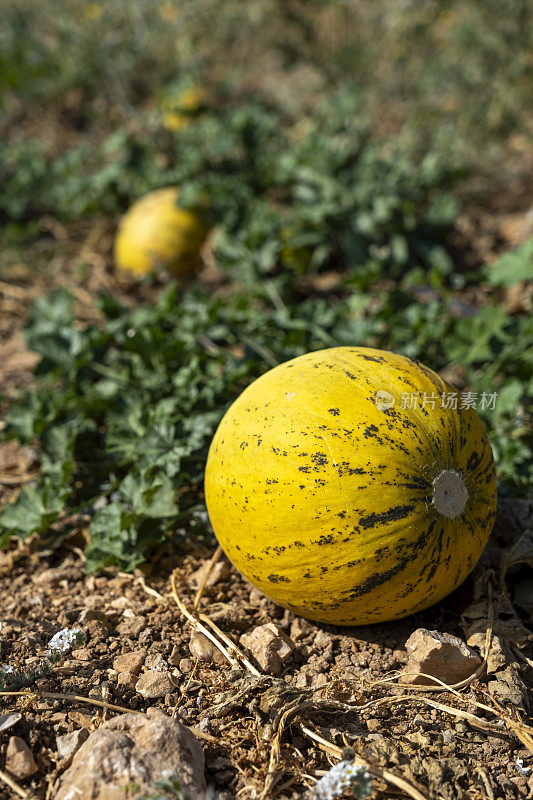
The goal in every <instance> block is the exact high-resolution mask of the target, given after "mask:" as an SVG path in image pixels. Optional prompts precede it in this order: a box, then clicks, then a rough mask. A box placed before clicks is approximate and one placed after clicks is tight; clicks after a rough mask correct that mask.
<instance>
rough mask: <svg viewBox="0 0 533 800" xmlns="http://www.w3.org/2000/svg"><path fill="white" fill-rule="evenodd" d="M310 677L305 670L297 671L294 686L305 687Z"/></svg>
mask: <svg viewBox="0 0 533 800" xmlns="http://www.w3.org/2000/svg"><path fill="white" fill-rule="evenodd" d="M309 683H310V678H309V675H307V674H306V673H305V672H299V673H298V676H297V678H296V688H297V689H305V688H307V686H309Z"/></svg>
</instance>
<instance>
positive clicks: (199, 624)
mask: <svg viewBox="0 0 533 800" xmlns="http://www.w3.org/2000/svg"><path fill="white" fill-rule="evenodd" d="M170 584H171V586H172V596H173V598H174V600H175V601H176V605H177V606H178V608H179V610H180V611H181V613H182V614H183V616H184V617H186V618H187V619H188V621H189V622H190V624H191V625H192V627H193V628H194V629H195V630H197V631H199V632H200V633H203V635H204V636H207V638H208V639H209V640H210V641H211V642H213V644H214V645H215V647H217V648H218V650H220V652H221V653H222V655H223V656H224V658H225V659H226V660H227V661H229V663H230V664H231V665H232V667H236V668H239V667H240V666H243V665H244V666H245V667H246V669H247V670H248V671H249V672H251V674H252V675H254V676H255V677H256V678H261V677H262V674H261V673H260V672H259V671H258V670H257V669H256V668H255V667H254V666H253V664H251V663H250V662H249V661H248V659H247V658H246V656H245V655H244V653H243V652H242V651H241V650H240V649H239V648H238V647H237V645H236V644H235V643H234V642H232V641H231V639H229V638H228V637H227V636H226V635H225V634H224V633H223V632H222V631H221V630H220V629H219V628H218V627H217V626H216V625H215V623H214V622H212V621H211V620H210V619H209V618H208V617H207V616H206V615H205V614H200V615H199V616H198V617H196V616H194V614H191V612H190V611H189V610H188V609H187V607H186V606H185V604H184V603H183V602H182V601H181V600H180V598H179V595H178V592H177V589H176V579H175V575H174V573H172V575H171V576H170ZM204 622H205V623H206V624H207V625H208V626H209V627H206V625H204V624H203V623H204ZM209 628H212V629H213V630H214V631H215V632H216V636H215V635H214V634H213V633H211V631H210V630H209ZM222 642H224V643H225V645H227V647H228V648H229V650H231V651H233V652H234V653H236V655H237V656H238V659H239V660H237V658H234V657H233V656H232V655H231V653H230V652H229V651H228V649H226V647H225V646H224V644H222Z"/></svg>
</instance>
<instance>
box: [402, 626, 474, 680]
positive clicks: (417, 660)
mask: <svg viewBox="0 0 533 800" xmlns="http://www.w3.org/2000/svg"><path fill="white" fill-rule="evenodd" d="M405 649H406V650H407V655H408V661H407V665H406V667H405V673H404V675H403V677H402V680H403V681H404V682H405V683H416V684H433V685H436V684H435V681H432V680H431V678H424V677H422V676H421V675H418V673H420V672H423V673H425V674H426V675H432V676H433V677H435V678H438V679H439V680H441V681H444V683H447V684H454V683H459V682H460V681H462V680H465V678H469V677H470V675H472V673H474V672H475V671H476V669H477V668H478V667H479V665H480V664H481V658H480V657H479V655H478V654H477V653H476V652H475V650H472V648H471V647H468V645H467V644H465V642H463V641H462V640H461V639H459V638H458V637H457V636H452V634H450V633H440V632H439V631H428V630H427V629H426V628H418V629H417V630H416V631H414V632H413V633H412V634H411V636H410V637H409V638H408V640H407V641H406V643H405Z"/></svg>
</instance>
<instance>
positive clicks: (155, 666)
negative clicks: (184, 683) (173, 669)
mask: <svg viewBox="0 0 533 800" xmlns="http://www.w3.org/2000/svg"><path fill="white" fill-rule="evenodd" d="M144 666H145V668H146V669H150V670H152V671H153V672H167V671H168V661H167V660H166V658H164V656H162V655H161V653H148V655H147V656H146V658H145V661H144Z"/></svg>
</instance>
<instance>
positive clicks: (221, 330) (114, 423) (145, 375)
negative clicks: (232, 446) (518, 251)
mask: <svg viewBox="0 0 533 800" xmlns="http://www.w3.org/2000/svg"><path fill="white" fill-rule="evenodd" d="M279 286H281V287H283V285H282V284H279ZM278 288H279V287H278ZM278 288H276V284H275V282H271V281H268V280H267V281H263V282H259V283H257V284H256V289H255V293H254V295H252V294H251V293H249V292H248V293H246V294H245V293H243V292H239V291H238V290H237V289H236V287H235V286H234V287H233V291H232V293H231V295H230V296H229V297H228V296H224V297H223V296H216V295H213V294H210V293H208V292H206V290H204V289H202V288H201V287H199V286H197V287H194V288H191V289H188V290H186V291H184V290H183V289H181V288H180V287H179V286H178V285H177V284H176V283H171V284H169V285H168V286H167V288H166V289H165V291H164V292H163V293H162V294H161V296H160V298H159V300H158V301H157V303H155V304H154V305H153V306H151V307H137V308H133V309H131V308H127V307H126V306H124V305H122V304H121V303H119V302H117V301H116V300H114V299H112V298H111V297H108V296H103V297H101V298H100V301H99V306H100V309H101V311H102V313H103V315H104V323H103V324H101V325H89V326H87V327H85V328H83V329H80V328H79V327H77V326H76V325H75V320H74V312H73V298H72V297H71V296H70V295H69V294H68V293H67V292H66V291H64V290H59V291H56V292H55V293H53V294H52V295H50V296H49V297H46V298H41V299H39V300H38V301H37V302H36V304H35V305H34V307H33V309H32V312H31V314H30V316H29V319H28V322H27V326H26V336H27V340H28V344H29V346H30V348H32V349H33V350H35V351H37V352H38V353H40V355H41V360H40V362H39V364H38V365H37V367H36V370H35V375H36V379H37V381H38V389H37V390H35V391H32V392H29V393H27V394H26V395H25V396H24V397H23V398H22V399H21V400H20V402H18V403H16V404H15V405H14V406H13V407H12V408H11V409H10V411H9V413H8V416H7V419H6V427H5V434H4V435H5V436H7V437H11V438H17V439H18V440H19V441H21V442H22V443H23V444H30V443H32V442H34V441H35V440H38V442H39V444H40V450H41V475H40V478H39V481H38V482H37V483H36V485H35V486H27V487H25V488H24V489H23V490H22V491H21V493H20V494H19V496H18V498H17V500H16V501H15V502H14V503H12V504H11V505H9V506H8V507H7V508H6V509H5V510H4V512H3V514H2V515H1V517H0V524H1V526H2V528H1V531H2V532H1V534H0V543H3V544H5V543H6V541H7V538H8V537H9V536H10V535H16V536H21V537H24V536H27V535H29V534H31V533H33V532H40V533H45V532H46V531H47V529H48V527H49V526H50V524H51V523H52V522H54V521H56V520H60V519H61V518H63V517H65V516H66V515H67V514H68V515H70V514H73V513H83V514H87V515H88V516H89V518H90V525H89V532H90V543H89V545H88V546H87V550H86V556H87V560H88V569H89V570H96V569H100V568H102V567H105V566H109V565H111V564H117V565H119V566H120V567H121V568H122V569H130V570H131V569H133V568H134V567H135V566H137V565H138V564H140V563H142V561H144V560H145V559H146V558H147V557H149V555H150V553H151V552H152V551H153V550H154V548H157V549H158V550H161V549H162V548H163V549H164V545H165V543H166V544H170V543H172V542H173V541H176V540H177V539H179V538H180V537H183V536H189V535H196V536H204V535H207V534H208V526H207V518H206V513H205V507H204V504H203V496H202V481H203V474H204V465H205V460H206V456H207V450H208V447H209V443H210V441H211V438H212V436H213V433H214V431H215V429H216V426H217V425H218V422H219V421H220V419H221V417H222V416H223V414H224V413H225V411H226V409H227V408H228V407H229V405H230V404H231V402H232V401H233V400H234V399H235V397H236V396H237V395H238V394H239V393H240V392H241V391H242V390H243V389H244V388H245V387H246V386H247V385H248V384H249V383H250V382H251V381H252V380H254V379H255V378H256V377H258V376H259V375H260V374H261V373H263V372H264V371H265V370H267V369H269V368H271V367H272V366H274V365H276V364H277V363H280V362H282V361H285V360H287V359H290V358H292V357H294V356H297V355H300V354H302V353H304V352H307V351H310V350H315V349H320V348H324V347H330V346H335V345H343V344H349V345H365V346H374V347H384V348H387V349H391V350H394V351H397V352H401V353H404V354H405V355H408V356H411V357H414V358H420V359H421V360H423V361H424V363H426V364H428V365H429V366H431V367H433V368H434V369H437V370H438V369H442V368H444V367H446V366H448V365H450V364H451V363H452V364H453V363H456V364H460V365H462V366H463V367H464V368H465V369H466V372H467V374H468V380H469V388H470V389H471V390H472V391H474V392H477V393H478V395H479V397H480V396H481V394H482V393H483V392H485V393H486V394H492V393H494V392H497V393H498V399H497V402H496V405H495V408H493V409H491V408H487V409H484V410H481V409H480V413H481V415H482V417H483V419H484V422H485V425H486V427H487V429H488V434H489V437H490V438H491V441H492V444H493V447H494V450H495V455H496V460H497V464H498V471H499V476H500V482H501V487H502V489H503V490H504V491H512V492H515V493H516V492H518V493H520V492H521V491H524V490H525V488H526V486H527V485H528V482H529V481H530V480H531V459H530V442H529V440H528V432H527V425H526V405H527V398H528V396H529V395H530V394H531V392H532V391H533V384H532V379H531V375H532V369H531V367H532V360H533V357H532V353H533V348H532V347H531V346H530V345H531V344H532V343H533V322H532V321H531V320H530V319H529V318H528V317H527V316H518V315H514V316H509V315H507V314H506V313H505V311H504V310H503V309H502V308H501V307H499V306H497V305H488V306H486V307H485V308H483V309H481V310H479V311H478V312H477V313H476V314H470V315H468V316H461V317H459V318H457V310H456V304H457V301H458V298H457V297H455V296H454V295H453V294H452V293H444V294H442V295H441V296H437V295H436V296H435V297H434V298H433V299H431V300H430V301H429V302H420V300H418V299H417V298H416V296H415V294H414V293H413V292H414V289H408V288H402V287H401V286H398V287H397V288H396V289H392V290H391V289H379V288H378V287H376V288H375V289H374V290H373V292H372V293H361V292H357V291H356V292H354V293H351V294H350V293H348V292H345V293H344V295H343V296H341V297H339V298H338V300H337V301H336V302H335V303H331V302H328V301H326V300H325V299H320V298H318V299H311V298H309V299H307V300H301V301H300V302H299V303H297V304H295V303H289V302H288V301H289V294H288V290H287V289H285V291H284V293H283V294H280V292H279V291H278ZM272 297H274V299H275V304H273V302H272Z"/></svg>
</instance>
